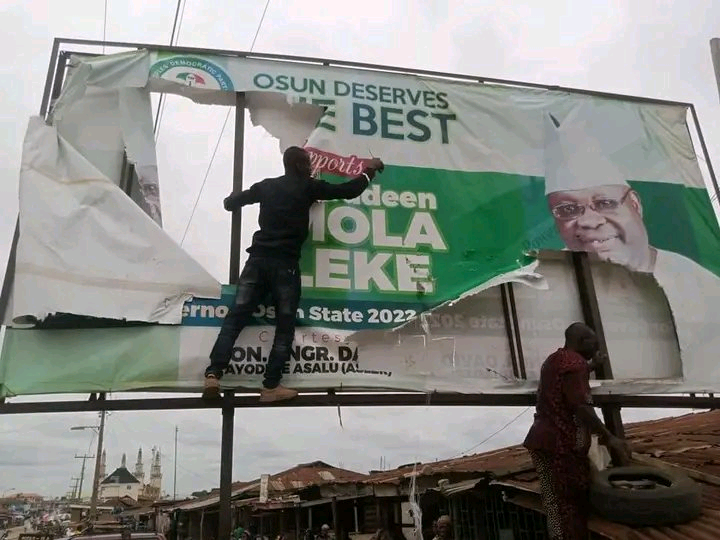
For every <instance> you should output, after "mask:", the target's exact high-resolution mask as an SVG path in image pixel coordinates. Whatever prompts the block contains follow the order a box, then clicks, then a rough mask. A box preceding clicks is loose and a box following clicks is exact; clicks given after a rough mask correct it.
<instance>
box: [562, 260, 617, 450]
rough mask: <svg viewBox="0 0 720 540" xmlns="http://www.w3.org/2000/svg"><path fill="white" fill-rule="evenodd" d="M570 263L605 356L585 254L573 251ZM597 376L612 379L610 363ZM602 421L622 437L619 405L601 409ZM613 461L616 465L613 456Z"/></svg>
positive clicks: (587, 318) (585, 313) (587, 319)
mask: <svg viewBox="0 0 720 540" xmlns="http://www.w3.org/2000/svg"><path fill="white" fill-rule="evenodd" d="M572 262H573V267H574V270H575V279H576V281H577V285H578V293H579V296H580V306H581V308H582V313H583V318H584V319H585V323H586V324H587V325H588V326H590V328H592V329H593V330H595V334H596V335H597V338H598V342H599V345H600V352H602V353H605V354H607V352H608V349H607V342H606V341H605V332H604V330H603V325H602V317H601V316H600V306H599V305H598V300H597V294H596V293H595V283H594V282H593V276H592V268H591V267H590V260H589V257H588V254H587V253H580V252H577V251H574V252H573V253H572ZM597 376H598V378H600V379H612V378H613V373H612V367H611V365H610V361H608V362H606V363H605V364H604V365H602V366H600V367H599V368H598V370H597ZM602 414H603V419H604V420H605V425H606V426H607V428H608V430H610V433H612V434H613V435H615V436H617V437H624V436H625V430H624V429H623V424H622V417H621V415H620V406H619V405H606V406H604V407H602ZM612 457H613V461H615V463H618V461H617V460H616V459H615V458H616V456H615V455H613V456H612Z"/></svg>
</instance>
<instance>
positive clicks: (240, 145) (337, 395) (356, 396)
mask: <svg viewBox="0 0 720 540" xmlns="http://www.w3.org/2000/svg"><path fill="white" fill-rule="evenodd" d="M64 46H80V47H103V48H116V49H135V50H139V49H149V50H155V51H163V52H183V53H191V54H203V55H216V56H229V57H236V58H255V59H262V60H274V61H285V62H295V63H300V64H308V65H322V66H335V67H340V68H355V69H362V70H369V71H377V72H390V73H399V74H407V75H417V76H424V77H431V78H437V79H444V80H455V81H465V82H472V83H476V84H485V83H489V84H495V85H505V86H508V87H524V88H535V89H544V90H551V91H558V92H567V93H571V94H580V95H587V96H594V97H600V98H607V99H619V100H624V101H628V102H635V103H648V104H659V105H674V106H683V107H686V108H688V109H689V110H690V112H691V114H692V118H693V123H694V125H695V130H696V133H697V136H698V140H699V142H700V146H701V149H702V153H703V155H704V158H705V162H706V164H707V167H708V173H709V176H710V180H711V182H712V185H713V188H714V191H715V196H716V197H719V196H720V187H719V186H718V182H717V178H716V176H715V171H714V169H713V167H712V163H711V160H710V156H709V152H708V149H707V145H706V143H705V138H704V136H703V133H702V130H701V128H700V122H699V120H698V116H697V112H696V110H695V106H694V105H693V104H692V103H686V102H681V101H671V100H661V99H654V98H647V97H642V96H634V95H624V94H616V93H611V92H600V91H593V90H586V89H578V88H570V87H564V86H558V85H545V84H540V83H529V82H522V81H514V80H508V79H498V78H491V77H477V76H472V75H463V74H455V73H447V72H439V71H430V70H421V69H407V68H400V67H396V66H387V65H376V64H368V63H360V62H349V61H341V60H329V59H322V58H314V57H303V56H290V55H280V54H262V53H253V52H246V51H232V50H225V49H207V48H195V47H178V46H168V45H157V44H147V43H130V42H112V41H102V40H86V39H72V38H55V39H54V41H53V46H52V51H51V55H50V62H49V65H48V71H47V76H46V80H45V88H44V91H43V95H42V102H41V105H40V115H41V116H42V117H44V118H47V117H48V115H49V114H50V113H51V110H52V105H53V102H54V100H55V99H57V98H58V97H59V95H60V91H61V89H62V85H63V82H64V77H65V72H66V68H67V66H68V60H69V59H70V57H71V56H72V55H81V56H101V54H100V53H97V54H96V53H88V52H73V51H70V50H64V49H62V47H64ZM245 106H246V102H245V94H244V92H236V100H235V134H234V135H235V139H234V155H233V190H239V189H242V187H243V158H244V129H245V108H246V107H245ZM135 181H136V176H135V174H134V171H133V168H132V166H129V164H128V163H127V162H126V161H125V162H124V163H123V171H122V178H121V184H122V185H121V188H122V189H123V190H124V191H125V192H126V193H127V194H128V195H129V194H130V193H131V192H132V188H133V183H134V182H135ZM18 219H19V218H18ZM241 227H242V214H241V213H240V211H236V212H234V213H233V216H232V223H231V240H230V264H229V283H231V284H232V283H236V282H237V280H238V278H239V274H240V255H241V247H242V246H241V232H242V231H241ZM18 235H19V228H18V222H16V226H15V231H14V235H13V240H12V245H11V249H10V254H9V258H8V264H7V268H6V272H5V276H4V280H3V285H2V291H1V292H0V320H4V317H5V314H6V311H7V307H8V302H9V298H10V292H11V289H12V285H13V281H14V273H15V257H16V251H17V242H18ZM568 259H569V260H570V262H571V263H572V266H573V270H574V274H575V280H576V282H577V286H578V291H579V301H580V306H581V308H582V313H583V318H584V320H585V322H586V323H587V324H588V325H590V326H591V327H592V328H594V329H595V331H596V332H597V334H598V337H599V340H600V347H601V350H602V351H603V352H607V344H606V342H605V335H604V332H603V327H602V318H601V316H600V310H599V307H598V300H597V295H596V291H595V286H594V283H593V278H592V273H591V268H590V262H589V258H588V255H587V253H572V254H570V256H569V257H568ZM500 293H501V302H502V310H503V317H504V320H505V326H506V332H507V340H508V345H509V350H510V356H511V362H512V368H513V373H514V375H515V376H516V377H518V378H526V366H525V359H524V354H523V348H522V341H521V336H520V324H519V320H518V314H517V308H516V303H515V296H514V292H513V285H512V283H507V284H503V285H501V286H500ZM598 378H602V379H610V378H612V369H611V367H610V365H609V363H608V364H607V367H606V369H605V370H604V371H601V372H600V373H598ZM595 403H596V405H597V406H600V407H601V409H602V412H603V416H604V420H605V423H606V425H607V426H608V428H609V429H610V431H611V432H613V433H614V434H616V435H618V436H622V434H623V426H622V419H621V415H620V408H621V407H623V406H624V407H640V408H643V407H649V408H703V409H714V408H720V398H716V397H715V396H714V395H712V394H710V395H708V396H707V397H704V396H700V397H698V396H694V395H690V396H667V395H663V396H653V395H643V396H637V395H635V396H633V395H598V396H595ZM534 404H535V396H534V394H457V393H439V392H433V393H420V392H414V393H408V392H381V391H372V392H335V391H334V390H328V391H327V392H326V393H311V394H303V395H301V396H299V397H298V398H296V399H295V400H293V401H292V402H290V403H285V402H281V403H277V404H261V403H259V402H258V401H257V395H256V394H254V395H247V394H240V395H236V394H235V392H234V391H225V392H224V397H223V398H222V400H218V401H216V402H207V401H203V400H202V399H201V398H199V397H192V398H189V397H188V398H185V397H176V398H153V399H119V400H106V399H105V393H101V395H100V399H96V396H95V394H92V395H91V397H90V400H88V401H54V402H25V403H23V402H21V403H5V402H4V399H0V414H30V413H50V412H90V411H103V410H104V411H109V410H114V411H143V410H145V411H148V410H192V409H198V410H199V409H218V408H219V409H221V411H222V439H221V460H220V509H219V526H218V529H219V531H218V538H227V537H229V536H230V532H231V484H232V455H233V435H234V415H235V409H236V408H258V407H342V406H344V407H355V406H365V407H367V406H376V407H412V406H429V405H433V406H491V407H492V406H504V407H508V406H518V407H522V406H526V407H529V406H532V405H534Z"/></svg>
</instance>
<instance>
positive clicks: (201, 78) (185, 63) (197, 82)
mask: <svg viewBox="0 0 720 540" xmlns="http://www.w3.org/2000/svg"><path fill="white" fill-rule="evenodd" d="M157 55H158V56H157V58H156V60H155V62H154V63H153V64H152V65H151V67H150V77H156V78H159V79H165V80H166V81H173V82H175V83H178V84H185V85H187V86H191V87H195V88H199V89H203V90H222V91H224V92H234V91H235V88H234V85H233V80H232V78H231V77H230V75H229V74H228V73H227V72H226V71H225V70H224V69H223V68H222V67H221V65H219V63H216V62H214V61H213V59H211V57H205V56H185V55H173V54H169V55H168V54H163V53H157Z"/></svg>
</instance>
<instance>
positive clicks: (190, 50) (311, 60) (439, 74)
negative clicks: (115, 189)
mask: <svg viewBox="0 0 720 540" xmlns="http://www.w3.org/2000/svg"><path fill="white" fill-rule="evenodd" d="M56 41H59V42H60V43H63V44H68V45H83V46H96V47H102V46H105V47H116V48H120V49H149V50H153V51H161V52H176V53H177V52H183V53H187V54H206V55H215V56H228V57H234V58H255V59H260V60H278V61H287V62H298V63H303V64H316V65H322V66H328V67H341V68H353V69H367V70H371V71H381V72H390V73H399V74H408V75H421V76H426V77H433V78H438V79H451V80H458V81H469V82H474V83H478V84H487V83H490V84H498V85H507V86H519V87H524V88H539V89H543V90H553V91H556V92H568V93H571V94H581V95H586V96H595V97H601V98H608V99H621V100H624V101H631V102H636V103H656V104H660V105H682V106H685V107H689V106H690V103H686V102H684V101H672V100H667V99H655V98H648V97H643V96H633V95H626V94H616V93H612V92H598V91H595V90H587V89H582V88H570V87H567V86H558V85H551V84H540V83H532V82H526V81H515V80H510V79H497V78H493V77H478V76H477V75H465V74H459V73H447V72H444V71H432V70H427V69H408V68H403V67H398V66H387V65H383V64H368V63H364V62H349V61H345V60H329V59H327V58H315V57H309V56H290V55H285V54H264V53H254V52H249V51H233V50H229V49H209V48H201V47H178V46H172V45H160V44H154V43H131V42H127V41H102V40H93V39H75V38H56ZM98 56H99V55H98Z"/></svg>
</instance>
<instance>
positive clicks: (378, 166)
mask: <svg viewBox="0 0 720 540" xmlns="http://www.w3.org/2000/svg"><path fill="white" fill-rule="evenodd" d="M365 168H366V169H371V170H373V171H377V172H383V171H384V170H385V164H384V163H383V162H382V160H381V159H380V158H372V159H371V160H370V161H368V162H367V164H366V165H365Z"/></svg>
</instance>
